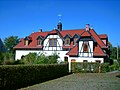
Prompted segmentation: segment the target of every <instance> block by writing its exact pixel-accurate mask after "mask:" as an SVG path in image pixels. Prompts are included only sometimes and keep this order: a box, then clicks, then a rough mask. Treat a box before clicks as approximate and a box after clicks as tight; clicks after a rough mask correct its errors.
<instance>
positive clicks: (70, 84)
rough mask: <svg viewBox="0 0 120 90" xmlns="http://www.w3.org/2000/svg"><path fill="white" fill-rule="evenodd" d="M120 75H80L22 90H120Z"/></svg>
mask: <svg viewBox="0 0 120 90" xmlns="http://www.w3.org/2000/svg"><path fill="white" fill-rule="evenodd" d="M118 73H120V72H117V73H78V74H71V75H68V76H64V77H61V78H59V79H55V80H51V81H48V82H44V83H41V84H37V85H34V86H31V87H27V88H24V89H22V90H120V78H118V77H116V75H117V74H118Z"/></svg>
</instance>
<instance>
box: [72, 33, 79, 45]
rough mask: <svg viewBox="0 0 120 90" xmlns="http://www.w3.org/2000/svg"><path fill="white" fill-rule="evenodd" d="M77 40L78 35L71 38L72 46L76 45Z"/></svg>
mask: <svg viewBox="0 0 120 90" xmlns="http://www.w3.org/2000/svg"><path fill="white" fill-rule="evenodd" d="M78 38H79V35H78V34H75V35H74V36H73V44H74V45H75V44H76V42H77V40H78Z"/></svg>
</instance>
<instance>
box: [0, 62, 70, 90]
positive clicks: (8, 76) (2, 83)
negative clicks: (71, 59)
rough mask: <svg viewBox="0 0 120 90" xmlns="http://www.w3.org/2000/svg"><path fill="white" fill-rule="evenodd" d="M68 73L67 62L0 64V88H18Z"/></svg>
mask: <svg viewBox="0 0 120 90" xmlns="http://www.w3.org/2000/svg"><path fill="white" fill-rule="evenodd" d="M67 74H68V65H67V64H56V65H1V66H0V90H1V89H10V90H11V89H13V90H14V89H18V88H21V87H26V86H29V85H33V84H37V83H41V82H44V81H47V80H51V79H55V78H58V77H61V76H64V75H67Z"/></svg>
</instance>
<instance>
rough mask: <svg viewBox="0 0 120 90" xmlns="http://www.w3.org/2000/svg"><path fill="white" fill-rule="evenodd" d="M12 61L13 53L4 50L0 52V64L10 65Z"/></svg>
mask: <svg viewBox="0 0 120 90" xmlns="http://www.w3.org/2000/svg"><path fill="white" fill-rule="evenodd" d="M13 63H14V54H12V53H9V52H5V53H1V54H0V64H4V65H10V64H13Z"/></svg>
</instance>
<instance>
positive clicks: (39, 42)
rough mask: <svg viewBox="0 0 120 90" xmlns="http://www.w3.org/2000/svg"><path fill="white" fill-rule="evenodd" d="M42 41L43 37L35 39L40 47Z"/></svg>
mask: <svg viewBox="0 0 120 90" xmlns="http://www.w3.org/2000/svg"><path fill="white" fill-rule="evenodd" d="M42 41H43V37H42V36H38V38H37V45H38V46H41V45H42Z"/></svg>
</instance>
